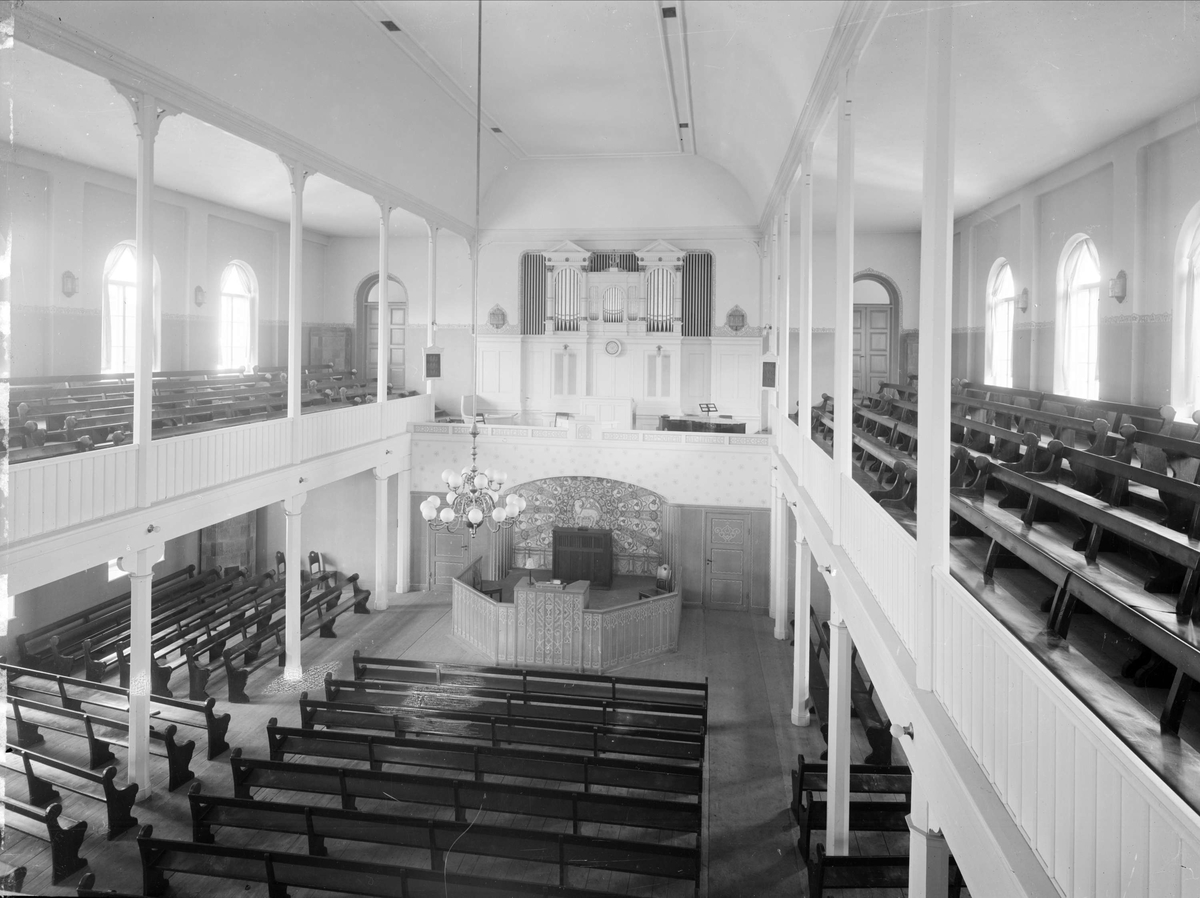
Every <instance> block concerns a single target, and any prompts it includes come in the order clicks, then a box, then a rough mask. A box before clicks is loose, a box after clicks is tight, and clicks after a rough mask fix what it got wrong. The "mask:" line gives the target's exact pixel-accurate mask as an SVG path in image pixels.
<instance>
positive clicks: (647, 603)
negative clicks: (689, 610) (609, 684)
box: [582, 592, 683, 673]
mask: <svg viewBox="0 0 1200 898" xmlns="http://www.w3.org/2000/svg"><path fill="white" fill-rule="evenodd" d="M682 613H683V597H682V596H681V595H680V594H679V593H678V592H672V593H668V594H666V595H661V596H655V597H653V598H649V599H642V600H641V601H638V602H630V603H629V604H628V605H620V606H618V607H616V608H604V609H597V610H595V611H593V610H591V609H587V610H585V611H584V612H583V657H582V669H583V670H584V671H585V672H588V673H607V672H608V671H610V670H616V669H617V668H619V667H624V666H626V665H627V664H636V663H637V662H639V661H645V660H646V659H648V658H653V657H656V656H657V655H664V654H666V653H667V652H673V651H675V650H676V649H678V648H679V622H680V615H681V614H682Z"/></svg>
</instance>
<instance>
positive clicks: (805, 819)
mask: <svg viewBox="0 0 1200 898" xmlns="http://www.w3.org/2000/svg"><path fill="white" fill-rule="evenodd" d="M828 768H829V765H828V764H826V763H824V762H820V763H813V762H808V763H805V760H804V755H798V756H797V758H796V768H795V769H793V770H792V772H791V773H792V805H791V811H792V816H793V817H794V818H795V820H796V823H797V824H799V826H800V838H799V839H798V840H797V842H796V846H797V848H798V849H799V850H800V855H801V857H804V858H808V856H809V849H810V842H811V838H812V832H813V830H824V829H825V827H826V826H827V824H828V820H829V816H828V815H829V804H828V801H827V800H826V799H818V798H816V797H815V794H814V793H817V792H822V793H827V792H828V788H829V787H828ZM849 782H850V793H851V794H852V795H870V796H872V799H871V800H851V802H850V817H849V823H850V830H851V831H852V832H908V824H907V822H906V821H905V819H904V818H905V815H906V814H908V812H909V810H910V808H911V795H912V773H911V772H910V771H909V769H908V768H907V767H904V766H887V767H878V766H874V765H871V764H851V765H850V780H849ZM883 796H887V797H888V798H889V799H891V800H887V801H880V800H878V799H879V798H881V797H883Z"/></svg>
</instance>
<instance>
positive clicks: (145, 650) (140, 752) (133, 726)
mask: <svg viewBox="0 0 1200 898" xmlns="http://www.w3.org/2000/svg"><path fill="white" fill-rule="evenodd" d="M163 548H164V547H163V544H162V543H156V544H154V545H152V546H150V547H149V548H145V549H139V550H137V551H136V552H132V553H130V554H129V555H122V556H121V559H120V561H119V562H118V565H119V566H120V568H121V570H123V571H125V572H126V573H127V574H129V599H130V602H129V768H128V772H127V777H128V781H129V782H131V783H137V787H138V794H137V800H138V801H145V800H146V799H148V798H150V796H151V790H150V693H151V688H152V686H153V681H152V679H151V673H150V665H151V661H150V639H151V630H150V601H151V596H150V585H151V581H152V579H153V577H154V565H155V564H156V563H158V561H160V560H161V559H162V557H163Z"/></svg>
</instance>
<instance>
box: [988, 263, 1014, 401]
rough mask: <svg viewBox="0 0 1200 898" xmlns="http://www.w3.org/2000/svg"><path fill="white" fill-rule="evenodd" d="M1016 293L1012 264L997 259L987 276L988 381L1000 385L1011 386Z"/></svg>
mask: <svg viewBox="0 0 1200 898" xmlns="http://www.w3.org/2000/svg"><path fill="white" fill-rule="evenodd" d="M1015 293H1016V289H1015V288H1014V286H1013V276H1012V266H1011V265H1009V264H1008V262H1007V261H1005V260H1004V259H997V260H996V264H995V265H993V266H992V276H991V278H989V279H988V294H987V295H988V315H987V382H988V383H990V384H995V385H996V386H998V387H1011V386H1012V347H1013V311H1014V309H1015V308H1016V297H1015V295H1014V294H1015Z"/></svg>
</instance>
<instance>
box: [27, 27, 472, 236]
mask: <svg viewBox="0 0 1200 898" xmlns="http://www.w3.org/2000/svg"><path fill="white" fill-rule="evenodd" d="M14 23H15V29H14V31H15V37H16V40H18V41H23V42H25V43H27V44H29V45H30V46H31V47H35V48H37V49H38V50H42V51H44V52H46V53H49V54H50V55H52V56H55V57H57V58H59V59H62V60H65V61H67V62H69V63H71V64H72V65H76V66H79V67H80V68H81V69H85V70H87V71H89V72H92V73H94V74H96V75H99V76H100V77H101V78H105V79H107V80H109V81H117V82H120V83H122V84H125V85H129V86H130V87H132V88H135V89H137V90H141V91H144V92H146V93H149V94H152V95H153V96H154V98H155V99H156V100H159V101H160V103H161V104H162V105H164V106H167V107H170V108H172V109H174V110H178V111H179V112H185V113H187V114H188V115H191V116H193V117H195V118H198V119H200V120H201V121H204V122H207V123H208V124H210V125H214V126H215V127H218V128H220V129H222V130H223V131H228V132H229V133H230V134H233V135H235V136H237V137H241V138H243V139H244V140H248V141H250V142H251V143H253V144H256V145H258V146H260V147H262V148H263V149H266V150H270V151H271V152H273V153H276V154H278V155H280V156H282V157H285V158H287V159H292V160H295V161H296V162H298V163H300V164H302V165H304V166H305V167H306V168H308V169H309V170H310V171H318V172H321V173H322V174H324V175H327V176H329V177H331V178H333V179H335V180H337V181H341V182H342V183H343V184H345V185H346V186H348V187H353V188H354V189H356V190H360V191H362V192H363V193H365V194H367V195H368V196H374V197H386V198H388V199H389V200H391V201H392V202H394V203H395V204H396V205H397V206H398V207H400V208H402V209H405V210H407V211H409V212H412V213H413V214H414V215H419V216H421V217H422V218H425V219H426V220H428V221H432V222H434V223H436V224H437V225H438V226H439V227H444V228H447V229H448V230H451V231H454V232H455V233H457V234H460V235H463V236H464V237H466V238H467V239H470V236H471V235H473V234H474V230H475V229H474V228H473V227H472V226H471V225H469V224H467V223H466V222H465V221H462V220H460V219H458V218H456V217H455V216H453V215H450V214H449V213H447V212H444V211H443V210H441V209H438V208H437V207H435V206H433V205H431V204H429V203H427V202H425V201H424V200H422V199H419V198H418V197H415V196H413V195H412V194H411V193H409V192H408V191H406V190H403V189H402V188H400V187H397V186H396V185H395V184H389V183H388V182H386V181H383V180H381V179H379V178H376V177H375V176H373V175H370V174H367V173H366V172H364V171H361V170H360V169H357V168H355V167H354V166H351V165H347V164H346V163H344V162H341V161H340V160H338V159H335V158H334V157H333V156H331V155H329V154H328V153H326V152H324V151H323V150H319V149H317V148H316V147H314V146H311V145H310V144H307V143H305V142H304V141H301V140H297V139H296V138H295V137H293V136H292V135H290V134H288V133H287V132H285V131H282V130H280V129H279V128H276V127H275V126H274V125H269V124H267V123H266V122H263V121H260V120H259V119H256V118H254V117H253V116H251V115H248V114H247V113H245V112H243V111H242V110H240V109H236V108H234V107H232V106H230V105H229V104H228V103H226V102H224V101H223V100H218V99H217V98H216V97H214V96H212V95H211V94H209V93H206V92H205V91H203V90H200V89H199V88H197V87H195V86H194V85H191V84H188V83H186V82H184V81H182V80H180V79H179V78H176V77H175V76H174V75H171V74H168V73H167V72H164V71H162V70H161V69H158V68H156V67H154V66H151V65H149V64H147V63H145V62H143V61H142V60H140V59H137V58H135V57H133V56H130V55H129V54H127V53H125V52H124V51H123V50H119V49H117V48H116V47H113V46H111V45H109V44H106V43H104V42H103V41H99V40H96V39H95V38H93V37H90V36H88V35H86V34H84V33H83V32H81V31H79V30H78V29H76V28H73V27H72V26H70V25H67V24H65V23H64V22H61V21H60V20H58V19H57V18H54V17H52V16H48V15H46V14H45V13H42V12H40V11H38V10H36V9H32V8H31V7H29V6H18V7H17V8H16V10H15V11H14Z"/></svg>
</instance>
